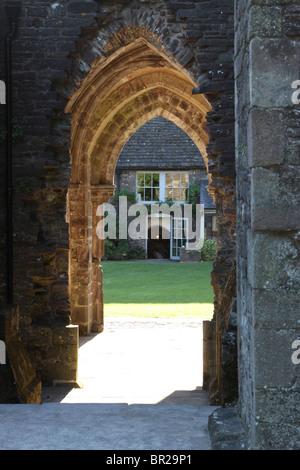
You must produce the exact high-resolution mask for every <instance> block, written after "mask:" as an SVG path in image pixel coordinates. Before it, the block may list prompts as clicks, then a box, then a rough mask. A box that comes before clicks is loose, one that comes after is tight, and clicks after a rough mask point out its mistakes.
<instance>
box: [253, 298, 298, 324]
mask: <svg viewBox="0 0 300 470" xmlns="http://www.w3.org/2000/svg"><path fill="white" fill-rule="evenodd" d="M251 302H252V303H253V312H254V325H255V326H258V327H260V328H297V327H298V328H299V327H300V316H299V290H288V291H286V290H279V291H273V290H265V291H264V290H256V289H254V290H253V293H252V300H251Z"/></svg>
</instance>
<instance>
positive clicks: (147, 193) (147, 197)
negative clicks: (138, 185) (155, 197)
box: [144, 188, 152, 201]
mask: <svg viewBox="0 0 300 470" xmlns="http://www.w3.org/2000/svg"><path fill="white" fill-rule="evenodd" d="M144 201H152V198H151V188H146V189H145V199H144Z"/></svg>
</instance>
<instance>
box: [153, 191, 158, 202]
mask: <svg viewBox="0 0 300 470" xmlns="http://www.w3.org/2000/svg"><path fill="white" fill-rule="evenodd" d="M153 201H159V189H158V188H157V189H153Z"/></svg>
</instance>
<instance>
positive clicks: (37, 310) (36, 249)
mask: <svg viewBox="0 0 300 470" xmlns="http://www.w3.org/2000/svg"><path fill="white" fill-rule="evenodd" d="M126 5H127V7H128V8H127V7H126V8H124V6H122V5H120V4H114V3H113V4H112V3H111V2H101V4H99V3H98V2H94V1H89V2H72V1H69V2H66V3H55V4H52V3H50V2H49V4H46V3H45V4H43V5H40V6H39V7H38V8H37V7H36V6H35V5H34V4H32V2H29V1H27V0H22V1H21V6H22V8H21V12H20V18H19V23H18V34H17V36H16V37H15V39H14V55H13V74H14V75H13V76H14V96H13V104H14V116H15V117H16V119H17V120H18V122H19V124H20V125H21V127H22V129H23V131H24V139H23V141H22V142H20V143H16V145H15V148H14V188H15V193H14V233H15V238H14V241H15V259H14V292H15V298H14V301H15V303H17V304H19V305H20V330H21V334H22V338H23V340H24V342H25V344H26V347H27V348H28V351H29V353H30V356H31V359H32V362H33V363H34V365H35V367H36V370H37V371H38V373H39V375H40V376H41V377H42V378H43V380H44V381H46V380H47V381H53V380H55V379H66V377H68V378H69V379H70V380H71V379H72V378H74V377H75V376H76V348H72V344H73V343H74V344H75V345H76V337H74V336H72V335H70V331H71V330H70V329H69V330H65V325H67V324H68V323H69V322H70V292H69V275H70V273H69V253H70V246H69V225H68V220H66V214H65V207H66V197H67V194H68V192H69V203H70V205H71V202H72V203H73V206H74V205H75V202H74V201H72V194H71V192H72V191H73V190H74V192H76V190H77V191H80V187H79V186H78V187H77V188H76V187H75V186H74V187H73V188H72V190H71V191H70V188H69V185H70V170H71V165H70V159H69V149H70V142H71V115H67V114H66V113H65V107H66V105H67V104H68V102H69V100H70V97H71V96H73V93H74V92H76V90H78V89H79V88H80V85H81V80H84V79H85V78H86V77H87V76H88V75H89V72H90V71H92V68H93V63H94V62H95V61H96V59H97V60H99V59H100V60H103V61H104V60H106V59H107V58H108V57H109V56H111V55H112V54H113V53H114V52H117V51H118V50H120V49H121V48H122V47H124V46H126V45H128V44H129V43H131V42H132V41H133V39H134V38H137V37H144V38H146V40H147V41H148V42H149V43H150V44H152V45H153V47H156V48H158V49H161V50H162V51H163V52H166V53H167V54H169V55H170V56H171V57H173V58H174V63H177V64H179V66H180V67H183V68H184V69H185V70H186V71H187V73H189V74H190V76H193V77H195V78H196V83H195V87H196V88H197V87H198V86H199V87H200V95H205V96H206V98H207V101H208V102H209V103H210V104H211V105H212V110H211V111H209V112H208V114H207V116H206V129H205V132H206V133H207V135H208V138H209V139H208V140H209V145H208V147H207V163H208V173H209V174H210V175H211V178H212V179H211V181H212V183H211V190H212V192H213V193H214V196H215V198H216V203H217V211H218V226H219V238H218V256H217V260H216V263H215V265H214V272H213V275H212V282H213V285H214V290H215V297H216V300H215V308H216V312H217V317H218V318H221V317H220V315H219V313H218V310H219V308H220V303H221V299H222V291H223V288H224V286H225V284H226V279H227V277H228V272H229V271H230V270H231V269H232V266H233V260H234V257H235V240H234V235H235V205H234V204H235V201H234V193H235V170H234V152H233V149H234V112H233V73H232V56H233V50H232V49H233V6H232V5H229V4H228V2H226V1H224V2H223V5H222V8H221V9H220V2H219V0H211V1H208V2H205V3H203V2H195V3H193V2H191V3H190V4H186V5H185V8H182V5H181V4H180V2H179V3H177V2H171V1H157V2H156V3H155V5H154V6H153V7H150V6H148V5H145V6H143V7H141V5H140V2H133V1H132V2H126ZM1 18H2V16H1ZM3 18H4V16H3ZM220 25H222V28H220V27H219V26H220ZM121 31H122V34H120V32H121ZM6 32H7V30H5V28H4V29H3V34H4V33H6ZM24 57H26V62H24ZM2 63H4V61H3V62H2ZM3 72H4V71H3ZM25 85H26V86H25ZM163 88H164V87H160V91H159V92H158V97H159V93H161V90H162V89H163ZM164 89H165V88H164ZM169 90H170V87H169ZM156 91H158V90H156ZM151 93H152V96H154V93H155V90H154V89H153V90H152V91H151ZM194 98H195V97H194ZM171 99H176V96H173V97H172V98H171V95H170V100H171ZM153 112H154V110H153V108H152V111H151V113H153ZM155 112H156V111H155ZM163 112H165V113H171V115H172V116H173V117H174V116H175V117H176V119H177V123H180V121H181V122H185V121H184V120H183V121H182V119H181V117H180V116H179V115H178V106H175V105H174V109H169V110H165V109H164V110H163ZM176 113H177V115H176ZM145 116H146V115H145ZM166 117H167V115H166ZM175 117H174V119H175ZM83 118H84V116H81V117H80V119H83ZM189 129H190V133H193V136H194V140H195V139H196V137H195V136H196V135H197V134H198V131H197V132H195V130H193V128H192V126H189ZM190 135H191V134H190ZM191 136H192V135H191ZM192 138H193V137H192ZM110 171H112V168H110ZM71 176H72V175H71ZM103 183H104V181H103ZM106 183H107V181H106ZM106 189H107V191H110V190H112V188H111V187H107V188H106ZM82 197H83V199H82V201H81V202H80V200H79V199H78V198H77V197H76V204H80V203H84V198H86V199H87V201H86V204H85V207H86V208H88V211H87V213H86V214H85V216H84V217H86V220H87V221H88V219H89V217H90V210H91V207H92V206H91V204H92V200H93V191H92V189H91V191H89V192H84V196H82ZM2 201H3V199H2ZM72 223H73V228H70V230H73V229H74V230H75V231H77V233H78V232H79V231H80V230H81V229H82V228H81V227H80V226H77V227H76V220H75V219H73V222H72ZM81 223H82V221H81V222H80V223H79V221H78V224H79V225H80V224H81ZM88 226H89V225H88V224H87V227H88ZM89 227H90V228H91V225H90V226H89ZM85 230H87V231H88V230H89V229H85ZM80 236H81V235H80ZM86 236H87V237H89V233H87V234H86ZM3 239H4V237H2V238H1V240H3ZM73 240H75V237H73ZM2 248H3V249H2V255H3V259H4V258H5V249H4V246H3V245H2ZM91 250H92V246H91V245H90V244H88V245H87V246H86V247H85V248H83V249H82V251H81V252H80V256H81V258H82V260H81V261H82V269H86V266H85V263H86V262H87V263H89V262H90V261H89V260H90V252H91ZM87 251H88V253H87ZM2 276H3V280H4V282H3V284H1V285H3V286H4V287H5V273H4V272H3V273H2ZM2 293H3V303H5V291H4V289H3V292H2ZM90 295H91V292H90ZM90 305H91V308H92V304H90ZM225 324H226V316H225V318H224V319H223V321H222V322H221V324H220V325H219V327H220V328H221V329H222V328H223V327H224V325H225ZM70 346H71V347H70ZM73 349H74V350H73ZM71 371H72V372H71Z"/></svg>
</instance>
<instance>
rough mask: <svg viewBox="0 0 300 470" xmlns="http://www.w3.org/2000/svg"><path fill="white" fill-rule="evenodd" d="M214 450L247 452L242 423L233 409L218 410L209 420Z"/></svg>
mask: <svg viewBox="0 0 300 470" xmlns="http://www.w3.org/2000/svg"><path fill="white" fill-rule="evenodd" d="M208 431H209V437H210V440H211V446H212V450H247V447H246V441H245V436H244V430H243V426H242V421H241V419H240V417H239V415H238V411H237V409H236V408H235V407H233V408H217V409H216V410H215V411H214V412H213V413H212V414H211V415H210V416H209V418H208Z"/></svg>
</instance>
